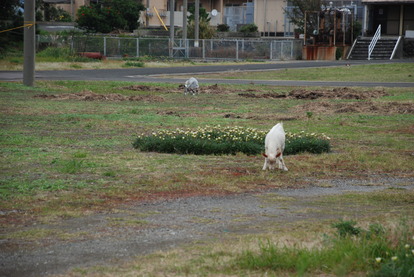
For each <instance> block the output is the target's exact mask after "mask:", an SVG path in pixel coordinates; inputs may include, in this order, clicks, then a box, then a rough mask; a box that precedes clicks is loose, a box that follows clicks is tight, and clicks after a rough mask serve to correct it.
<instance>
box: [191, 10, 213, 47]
mask: <svg viewBox="0 0 414 277" xmlns="http://www.w3.org/2000/svg"><path fill="white" fill-rule="evenodd" d="M188 12H189V13H190V15H189V16H188V17H187V19H188V37H189V38H194V37H195V35H194V33H195V22H194V20H195V16H194V13H195V6H194V5H193V6H190V7H189V8H188ZM210 19H211V18H210V17H209V15H208V13H207V12H206V9H204V8H202V7H200V9H199V27H198V31H199V39H211V38H212V37H214V35H215V34H216V29H215V28H213V26H210V23H209V22H210Z"/></svg>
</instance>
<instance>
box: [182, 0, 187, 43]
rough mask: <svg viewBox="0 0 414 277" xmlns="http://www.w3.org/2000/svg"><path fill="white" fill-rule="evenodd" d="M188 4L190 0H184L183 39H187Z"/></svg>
mask: <svg viewBox="0 0 414 277" xmlns="http://www.w3.org/2000/svg"><path fill="white" fill-rule="evenodd" d="M187 6H188V0H183V40H184V41H185V40H186V39H187Z"/></svg>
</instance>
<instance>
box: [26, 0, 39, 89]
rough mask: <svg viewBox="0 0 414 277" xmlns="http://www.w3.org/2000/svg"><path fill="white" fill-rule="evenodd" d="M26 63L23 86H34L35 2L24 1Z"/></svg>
mask: <svg viewBox="0 0 414 277" xmlns="http://www.w3.org/2000/svg"><path fill="white" fill-rule="evenodd" d="M24 25H27V27H24V34H23V43H24V63H23V84H24V85H26V86H31V87H32V86H33V84H34V73H35V30H36V29H35V28H36V27H35V1H34V0H26V1H24Z"/></svg>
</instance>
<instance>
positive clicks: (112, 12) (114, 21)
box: [76, 0, 145, 33]
mask: <svg viewBox="0 0 414 277" xmlns="http://www.w3.org/2000/svg"><path fill="white" fill-rule="evenodd" d="M144 9H145V8H144V5H142V3H141V2H139V1H137V0H102V1H99V3H98V4H91V5H90V6H82V7H80V8H79V9H78V11H77V18H78V19H77V20H76V22H77V23H78V26H79V27H80V28H83V29H86V30H88V31H92V32H99V33H109V32H111V31H112V30H115V29H122V30H127V31H130V32H131V31H133V30H134V29H136V28H137V27H138V19H139V14H140V11H142V10H144Z"/></svg>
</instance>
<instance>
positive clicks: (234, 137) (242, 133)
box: [138, 125, 330, 143]
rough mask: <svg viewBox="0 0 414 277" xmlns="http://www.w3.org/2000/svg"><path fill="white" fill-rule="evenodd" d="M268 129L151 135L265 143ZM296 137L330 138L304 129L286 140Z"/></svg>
mask: <svg viewBox="0 0 414 277" xmlns="http://www.w3.org/2000/svg"><path fill="white" fill-rule="evenodd" d="M267 132H268V130H266V131H262V130H258V129H255V128H246V127H240V126H233V127H223V126H220V125H217V126H205V127H198V128H197V129H195V130H191V129H180V128H177V129H175V130H159V131H157V132H153V133H152V134H151V135H150V136H152V137H157V138H160V139H163V140H164V139H167V138H172V139H176V138H182V139H191V138H194V139H206V140H212V141H216V142H225V141H226V142H245V141H251V142H257V143H264V138H265V137H266V134H267ZM144 137H148V135H145V134H142V135H140V136H138V139H142V138H144ZM296 138H318V139H324V140H330V138H329V137H327V136H326V135H325V134H315V133H311V134H309V133H305V132H304V131H302V132H300V133H297V134H294V133H290V132H287V133H286V140H287V141H289V140H290V139H296Z"/></svg>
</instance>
